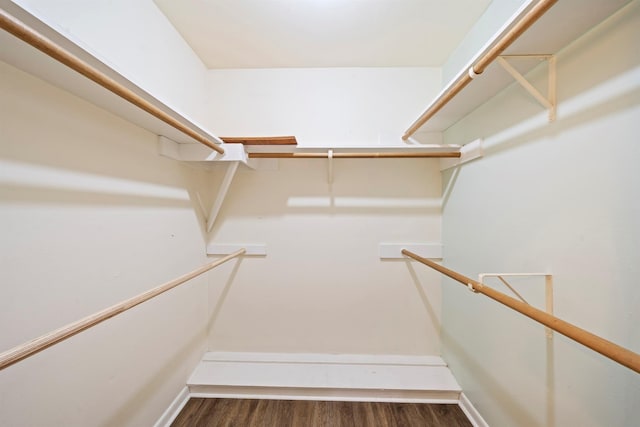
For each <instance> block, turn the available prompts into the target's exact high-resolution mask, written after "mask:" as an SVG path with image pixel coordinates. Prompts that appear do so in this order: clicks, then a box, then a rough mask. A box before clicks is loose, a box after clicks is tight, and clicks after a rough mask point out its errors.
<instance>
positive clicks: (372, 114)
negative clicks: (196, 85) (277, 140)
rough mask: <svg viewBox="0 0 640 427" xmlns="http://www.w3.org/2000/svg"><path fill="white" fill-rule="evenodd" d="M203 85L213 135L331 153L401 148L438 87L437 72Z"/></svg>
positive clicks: (324, 74) (281, 73) (274, 77)
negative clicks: (288, 139)
mask: <svg viewBox="0 0 640 427" xmlns="http://www.w3.org/2000/svg"><path fill="white" fill-rule="evenodd" d="M207 81H208V95H209V96H208V97H207V99H208V106H207V111H208V114H209V117H210V119H209V120H210V123H211V127H213V125H214V121H215V129H216V132H218V135H223V136H247V135H255V136H265V135H295V136H296V137H297V139H298V143H299V144H300V145H301V146H305V145H306V146H310V145H311V146H313V145H315V146H335V147H338V146H363V145H372V146H375V145H379V144H382V145H390V144H393V145H404V142H403V141H402V140H401V138H400V137H401V136H402V133H403V131H404V129H405V128H406V127H407V126H408V125H409V124H410V123H411V120H413V119H414V118H415V117H417V116H418V115H419V114H420V113H421V111H422V109H423V108H424V105H425V103H426V102H427V101H428V100H429V99H431V98H432V97H433V96H434V95H435V94H437V92H438V90H439V88H440V83H441V82H440V69H438V68H334V69H330V68H318V69H258V70H210V71H209V72H208V74H207ZM207 124H209V123H207ZM423 142H440V140H439V135H434V136H431V137H428V138H427V139H426V140H423Z"/></svg>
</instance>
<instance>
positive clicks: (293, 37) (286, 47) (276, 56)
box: [154, 0, 491, 68]
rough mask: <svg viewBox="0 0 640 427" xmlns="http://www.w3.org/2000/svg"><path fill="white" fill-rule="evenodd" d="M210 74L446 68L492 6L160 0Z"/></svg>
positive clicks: (430, 0) (413, 1) (372, 0)
mask: <svg viewBox="0 0 640 427" xmlns="http://www.w3.org/2000/svg"><path fill="white" fill-rule="evenodd" d="M154 1H155V3H156V4H157V5H158V7H159V8H160V9H161V10H162V11H163V12H164V14H165V15H166V16H167V17H168V19H169V21H171V23H172V24H173V25H174V26H175V28H176V29H177V30H178V31H179V32H180V34H182V36H183V37H184V39H185V40H186V41H187V42H188V43H189V45H190V46H191V47H192V49H193V50H194V51H195V52H196V54H197V55H198V56H199V57H200V58H201V59H202V61H203V62H204V63H205V64H206V65H207V67H209V68H278V67H413V66H441V65H442V64H443V63H444V61H445V60H446V59H447V57H448V56H449V54H450V53H451V52H452V51H453V49H454V48H455V47H456V46H457V44H458V43H459V42H460V41H461V40H462V38H463V37H464V35H465V34H466V33H467V31H468V30H469V29H470V28H471V26H472V25H473V23H474V22H475V21H476V20H477V19H478V18H479V16H480V15H481V14H482V12H483V11H484V10H485V9H486V7H487V6H488V4H489V3H490V2H491V0H154Z"/></svg>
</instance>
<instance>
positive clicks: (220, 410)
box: [172, 398, 472, 427]
mask: <svg viewBox="0 0 640 427" xmlns="http://www.w3.org/2000/svg"><path fill="white" fill-rule="evenodd" d="M471 425H472V424H471V423H470V422H469V420H468V419H467V417H466V416H465V415H464V413H463V412H462V410H461V409H460V407H459V406H458V405H443V404H426V403H385V402H324V401H310V400H255V399H201V398H191V399H189V402H187V404H186V405H185V407H184V408H183V409H182V411H181V412H180V414H179V415H178V417H177V418H176V419H175V421H174V422H173V424H172V427H201V426H202V427H204V426H206V427H214V426H226V427H232V426H235V427H288V426H290V427H320V426H323V427H360V426H364V427H409V426H420V427H430V426H432V427H471Z"/></svg>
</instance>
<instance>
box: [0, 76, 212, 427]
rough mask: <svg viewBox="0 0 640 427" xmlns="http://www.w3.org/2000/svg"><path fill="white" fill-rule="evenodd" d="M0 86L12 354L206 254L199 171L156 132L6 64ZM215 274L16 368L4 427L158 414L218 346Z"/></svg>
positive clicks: (0, 258) (2, 256) (1, 378)
mask: <svg viewBox="0 0 640 427" xmlns="http://www.w3.org/2000/svg"><path fill="white" fill-rule="evenodd" d="M0 94H1V96H0V235H1V236H2V238H1V239H0V283H2V286H0V351H4V350H7V349H9V348H11V347H13V346H15V345H18V344H21V343H23V342H25V341H27V340H30V339H32V338H34V337H36V336H38V335H41V334H43V333H46V332H48V331H50V330H52V329H54V328H57V327H60V326H63V325H65V324H67V323H69V322H72V321H75V320H77V319H80V318H82V317H84V316H86V315H89V314H91V313H93V312H95V311H97V310H100V309H103V308H105V307H108V306H110V305H112V304H115V303H117V302H119V301H121V300H123V299H126V298H129V297H132V296H134V295H136V294H138V293H141V292H143V291H146V290H148V289H150V288H152V287H154V286H157V285H159V284H161V283H163V282H165V281H167V280H170V279H173V278H174V277H177V276H179V275H181V274H183V273H186V272H188V271H190V270H192V269H194V268H196V267H198V266H200V265H202V264H203V263H204V262H205V256H204V236H203V234H202V232H201V227H200V226H199V223H198V220H197V218H196V216H195V214H194V209H193V207H192V203H191V199H190V195H189V194H190V193H189V192H190V191H191V189H192V181H194V179H195V176H193V175H194V174H193V173H192V172H191V171H189V170H188V169H186V168H185V167H183V166H181V165H180V164H179V163H177V162H175V161H171V160H168V159H164V158H161V157H159V156H158V154H157V143H156V136H155V135H152V134H150V133H148V132H147V131H144V130H141V129H140V128H137V127H135V126H133V125H131V124H129V123H127V122H125V121H123V120H121V119H119V118H117V117H115V116H112V115H110V114H108V113H105V112H104V111H102V110H100V109H98V108H96V107H94V106H92V105H90V104H88V103H86V102H85V101H82V100H79V99H78V98H75V97H73V96H71V95H69V94H67V93H65V92H62V91H60V90H59V89H56V88H54V87H52V86H50V85H48V84H46V83H43V82H42V81H40V80H37V79H35V78H33V77H30V76H28V75H26V74H24V73H22V72H20V71H18V70H16V69H14V68H12V67H11V66H9V65H6V64H4V63H0ZM193 185H195V184H193ZM209 280H210V279H208V278H207V277H206V276H202V277H200V278H197V279H194V280H193V281H192V282H191V283H189V284H186V285H185V286H184V287H182V288H179V289H175V290H173V291H171V292H170V293H167V294H165V295H162V296H160V297H158V298H157V299H155V300H153V301H150V302H148V303H146V304H144V305H142V306H138V307H136V308H134V309H132V310H130V311H129V312H127V313H124V314H122V315H120V316H118V317H116V318H113V319H110V320H108V321H106V322H105V323H102V324H101V325H99V326H97V327H95V328H93V329H91V330H89V331H85V332H83V333H82V334H80V335H77V336H75V337H72V338H70V339H69V340H67V341H64V342H62V343H60V344H58V345H57V346H54V347H51V348H49V349H47V350H44V351H43V352H41V353H39V354H37V355H35V356H33V357H32V358H30V359H27V360H24V361H22V362H20V363H18V364H16V365H13V366H10V367H8V368H6V369H4V370H3V371H2V372H0V424H2V425H6V426H27V425H28V426H52V425H59V426H63V425H64V426H89V425H118V426H127V425H130V426H140V425H151V424H153V423H154V422H155V421H156V420H157V419H158V417H159V416H160V414H161V413H162V411H164V409H166V408H167V406H168V405H169V403H170V402H171V401H172V399H173V398H174V397H175V396H176V395H177V394H178V391H180V390H181V388H182V387H184V384H185V382H186V379H187V377H188V375H189V374H190V373H191V371H192V369H193V367H194V366H195V363H196V362H197V360H198V359H199V358H200V357H201V355H202V353H203V352H204V350H205V340H206V333H205V325H206V323H207V300H206V297H207V292H208V290H207V285H208V283H209Z"/></svg>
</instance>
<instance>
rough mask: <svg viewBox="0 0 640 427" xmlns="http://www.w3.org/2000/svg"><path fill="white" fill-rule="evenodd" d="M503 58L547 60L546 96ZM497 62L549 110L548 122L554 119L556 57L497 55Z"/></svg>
mask: <svg viewBox="0 0 640 427" xmlns="http://www.w3.org/2000/svg"><path fill="white" fill-rule="evenodd" d="M505 58H534V59H540V60H545V61H547V68H548V81H547V96H544V95H543V94H541V93H540V91H538V89H536V88H535V87H533V85H532V84H531V83H529V82H528V81H527V79H526V78H525V77H524V76H523V75H522V74H520V72H519V71H518V70H516V69H515V68H514V67H513V66H512V65H511V64H509V62H508V61H507V60H506V59H505ZM498 64H500V66H501V67H502V68H504V70H505V71H506V72H507V73H509V74H511V76H512V77H513V78H514V79H515V80H516V81H517V82H518V83H519V84H520V86H522V87H523V88H524V89H525V90H526V91H527V92H529V94H530V95H531V96H533V97H534V98H535V99H536V100H537V101H538V102H539V103H540V104H542V105H543V106H544V107H545V108H546V109H547V110H549V122H554V121H555V120H556V104H557V95H556V57H555V56H554V55H503V56H499V57H498Z"/></svg>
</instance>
